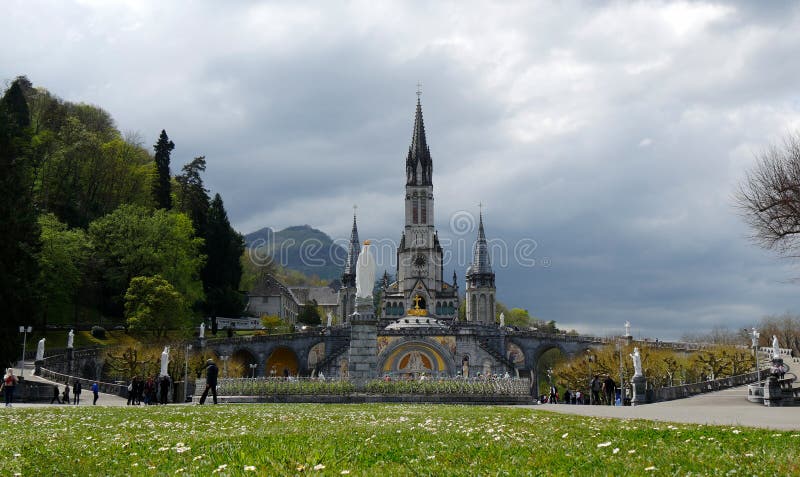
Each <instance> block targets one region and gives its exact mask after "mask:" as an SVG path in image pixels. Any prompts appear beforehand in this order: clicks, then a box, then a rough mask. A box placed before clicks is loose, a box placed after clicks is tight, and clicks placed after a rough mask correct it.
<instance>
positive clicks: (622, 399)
mask: <svg viewBox="0 0 800 477" xmlns="http://www.w3.org/2000/svg"><path fill="white" fill-rule="evenodd" d="M628 326H629V324H628V322H625V333H626V335H627V333H628ZM623 339H625V338H622V339H620V340H619V341H617V351H618V352H619V405H620V406H622V405H623V404H625V395H624V394H623V393H624V392H625V377H624V375H623V374H622V340H623Z"/></svg>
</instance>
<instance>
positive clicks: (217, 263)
mask: <svg viewBox="0 0 800 477" xmlns="http://www.w3.org/2000/svg"><path fill="white" fill-rule="evenodd" d="M205 239H206V253H207V255H208V258H207V260H206V266H205V268H204V269H203V274H202V277H203V284H204V288H205V292H206V306H205V308H206V309H205V311H206V313H208V314H209V315H210V316H211V317H216V316H218V315H220V316H226V315H227V316H237V315H239V314H240V313H241V312H242V308H243V303H242V297H241V295H240V294H239V291H238V290H239V281H240V280H241V279H242V263H241V261H240V260H241V256H242V253H243V252H244V239H243V238H242V236H241V235H240V234H239V233H238V232H236V231H235V230H233V228H232V227H231V224H230V222H229V221H228V214H227V212H225V206H224V205H223V203H222V197H220V195H219V194H216V195H215V196H214V199H213V200H212V201H211V206H210V207H209V209H208V225H207V226H206V234H205Z"/></svg>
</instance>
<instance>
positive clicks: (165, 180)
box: [153, 129, 175, 210]
mask: <svg viewBox="0 0 800 477" xmlns="http://www.w3.org/2000/svg"><path fill="white" fill-rule="evenodd" d="M153 149H154V150H155V152H156V156H155V162H156V177H155V182H154V184H153V198H154V199H155V203H156V208H157V209H166V210H169V209H171V208H172V195H171V193H172V191H171V183H170V175H169V156H170V153H171V152H172V150H173V149H175V143H173V142H172V141H170V140H169V136H167V132H166V131H165V130H163V129H162V130H161V136H159V137H158V142H157V143H156V144H155V146H153Z"/></svg>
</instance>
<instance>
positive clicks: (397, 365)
mask: <svg viewBox="0 0 800 477" xmlns="http://www.w3.org/2000/svg"><path fill="white" fill-rule="evenodd" d="M415 352H416V353H417V355H415V354H414V353H415ZM414 360H418V361H417V363H421V365H422V366H421V367H419V368H417V369H415V368H414V366H413V364H414V363H412V362H411V361H414ZM455 369H456V366H455V363H454V362H453V359H452V357H451V355H450V351H448V350H447V349H445V348H444V347H443V346H442V345H441V344H440V343H437V342H434V341H433V340H427V339H425V338H422V339H411V340H402V339H401V340H398V341H396V342H394V343H392V344H390V345H388V346H387V347H386V348H384V350H383V351H382V352H381V353H380V355H379V356H378V372H379V373H380V374H385V373H395V374H403V373H404V372H405V373H410V374H417V373H420V372H426V374H433V375H434V376H436V375H440V376H441V375H443V376H453V375H454V374H455V371H454V370H455Z"/></svg>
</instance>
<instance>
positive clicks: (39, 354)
mask: <svg viewBox="0 0 800 477" xmlns="http://www.w3.org/2000/svg"><path fill="white" fill-rule="evenodd" d="M44 340H45V339H44V338H42V339H40V340H39V344H38V345H37V346H36V361H41V360H43V359H44Z"/></svg>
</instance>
